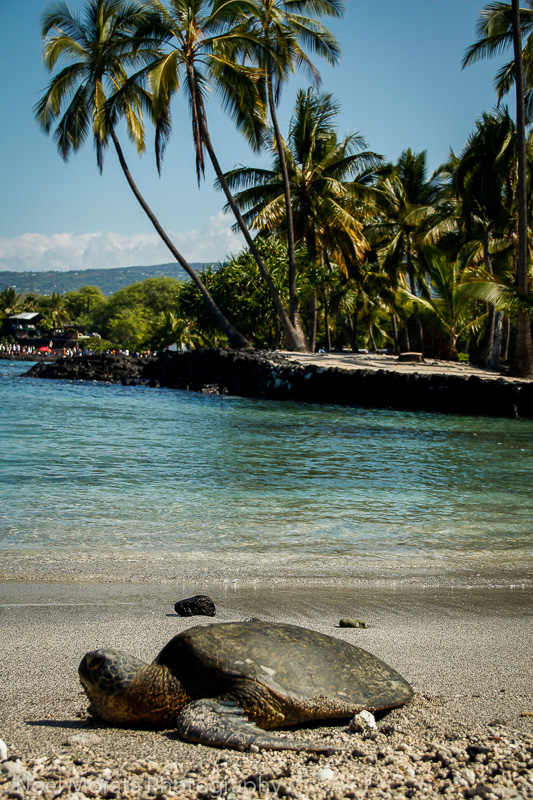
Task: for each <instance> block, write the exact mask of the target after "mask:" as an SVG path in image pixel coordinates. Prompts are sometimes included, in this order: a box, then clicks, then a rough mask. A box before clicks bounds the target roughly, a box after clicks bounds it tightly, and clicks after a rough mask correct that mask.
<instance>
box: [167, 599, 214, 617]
mask: <svg viewBox="0 0 533 800" xmlns="http://www.w3.org/2000/svg"><path fill="white" fill-rule="evenodd" d="M174 611H175V612H176V614H179V615H180V617H214V616H215V614H216V608H215V604H214V603H213V601H212V600H211V598H210V597H208V596H207V595H206V594H197V595H195V596H194V597H188V598H187V599H186V600H178V602H177V603H176V604H175V605H174Z"/></svg>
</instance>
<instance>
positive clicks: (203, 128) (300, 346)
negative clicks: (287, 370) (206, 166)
mask: <svg viewBox="0 0 533 800" xmlns="http://www.w3.org/2000/svg"><path fill="white" fill-rule="evenodd" d="M187 70H188V72H189V85H190V86H191V87H193V86H194V85H195V79H194V73H193V71H192V68H191V67H190V65H189V66H188V67H187ZM197 105H198V128H199V131H200V137H201V140H202V144H203V145H204V146H205V149H206V150H207V152H208V154H209V158H210V160H211V164H212V165H213V169H214V170H215V174H216V176H217V178H218V180H219V183H220V186H221V188H222V191H223V192H224V194H225V196H226V200H227V201H228V205H229V207H230V208H231V210H232V212H233V216H234V217H235V219H236V221H237V224H238V226H239V229H240V231H241V233H242V235H243V236H244V239H245V241H246V244H247V245H248V247H249V249H250V252H251V254H252V255H253V257H254V259H255V262H256V264H257V266H258V268H259V272H260V273H261V275H262V276H263V278H264V279H265V281H266V283H267V286H268V288H269V291H270V294H271V297H272V300H273V301H274V305H275V306H276V311H277V312H278V315H279V318H280V321H281V324H282V326H283V330H284V331H285V335H286V337H287V346H288V348H289V350H296V351H299V352H307V351H308V347H307V342H306V341H305V336H304V334H303V331H302V330H301V328H300V330H299V331H298V330H296V328H295V327H294V326H293V324H292V322H291V321H290V319H289V316H288V314H287V312H286V310H285V307H284V305H283V303H282V302H281V297H280V296H279V292H278V290H277V289H276V287H275V285H274V282H273V280H272V277H271V275H270V273H269V271H268V269H267V268H266V265H265V262H264V261H263V259H262V258H261V254H260V252H259V250H258V249H257V247H256V245H255V243H254V240H253V239H252V237H251V235H250V231H249V230H248V226H247V225H246V223H245V221H244V219H243V216H242V214H241V212H240V210H239V208H238V206H237V203H236V202H235V198H234V197H233V195H232V193H231V190H230V188H229V186H228V182H227V180H226V178H225V177H224V173H223V172H222V168H221V166H220V164H219V162H218V158H217V157H216V153H215V150H214V147H213V143H212V142H211V136H210V135H209V128H208V127H207V120H206V118H205V114H204V110H203V107H201V106H200V104H197Z"/></svg>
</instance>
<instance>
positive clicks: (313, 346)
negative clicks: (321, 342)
mask: <svg viewBox="0 0 533 800" xmlns="http://www.w3.org/2000/svg"><path fill="white" fill-rule="evenodd" d="M317 327H318V298H317V296H316V289H313V303H312V310H311V343H310V346H311V352H312V353H315V352H316V330H317Z"/></svg>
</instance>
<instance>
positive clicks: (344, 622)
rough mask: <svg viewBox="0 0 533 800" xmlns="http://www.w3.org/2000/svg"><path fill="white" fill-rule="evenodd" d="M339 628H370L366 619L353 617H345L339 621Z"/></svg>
mask: <svg viewBox="0 0 533 800" xmlns="http://www.w3.org/2000/svg"><path fill="white" fill-rule="evenodd" d="M339 628H368V625H367V624H366V622H365V621H364V619H352V618H351V617H343V618H342V619H341V620H340V622H339Z"/></svg>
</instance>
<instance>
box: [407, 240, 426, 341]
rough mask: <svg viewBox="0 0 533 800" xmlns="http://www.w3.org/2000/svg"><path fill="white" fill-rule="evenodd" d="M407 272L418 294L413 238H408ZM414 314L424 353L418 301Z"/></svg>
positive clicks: (413, 289) (411, 286)
mask: <svg viewBox="0 0 533 800" xmlns="http://www.w3.org/2000/svg"><path fill="white" fill-rule="evenodd" d="M407 272H408V275H409V286H410V288H411V294H414V295H416V285H415V273H414V268H413V262H412V259H411V240H410V238H409V239H408V245H407ZM414 316H415V320H416V327H417V330H418V347H419V348H420V352H421V353H422V354H423V353H424V331H423V329H422V320H421V319H420V309H419V308H418V303H415V307H414Z"/></svg>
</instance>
